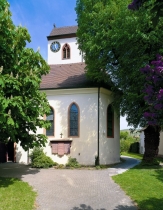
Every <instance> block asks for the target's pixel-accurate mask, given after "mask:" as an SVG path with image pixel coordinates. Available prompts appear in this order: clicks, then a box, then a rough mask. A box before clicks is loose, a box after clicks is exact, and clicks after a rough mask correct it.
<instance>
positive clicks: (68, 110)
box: [68, 102, 80, 138]
mask: <svg viewBox="0 0 163 210" xmlns="http://www.w3.org/2000/svg"><path fill="white" fill-rule="evenodd" d="M73 104H75V105H76V107H77V109H78V135H77V136H71V135H70V109H71V106H72V105H73ZM79 122H80V109H79V106H78V104H77V103H76V102H72V103H71V104H70V105H69V108H68V137H71V138H79V137H80V123H79Z"/></svg>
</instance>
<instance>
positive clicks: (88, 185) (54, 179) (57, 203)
mask: <svg viewBox="0 0 163 210" xmlns="http://www.w3.org/2000/svg"><path fill="white" fill-rule="evenodd" d="M124 158H125V159H126V162H125V163H122V164H118V165H117V166H115V167H114V168H109V169H104V170H76V169H74V170H68V169H41V170H38V169H31V168H29V166H26V165H21V164H17V163H4V164H0V176H5V177H17V178H20V179H21V180H23V181H25V182H28V183H29V184H30V185H31V186H33V188H34V190H36V191H37V193H38V196H37V200H36V205H37V210H137V208H136V206H135V205H134V203H133V202H132V201H131V199H130V198H129V197H128V196H126V195H125V193H124V192H123V190H121V188H120V187H119V186H118V185H117V184H115V183H114V181H113V180H112V179H111V176H112V175H115V174H119V173H123V172H124V171H126V170H127V169H128V168H130V167H133V166H134V165H136V164H137V163H138V161H137V160H135V159H132V158H127V157H124Z"/></svg>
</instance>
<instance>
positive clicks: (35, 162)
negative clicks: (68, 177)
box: [30, 147, 56, 168]
mask: <svg viewBox="0 0 163 210" xmlns="http://www.w3.org/2000/svg"><path fill="white" fill-rule="evenodd" d="M30 158H31V166H32V167H33V168H49V167H52V166H54V165H56V163H54V161H53V160H52V159H51V158H50V157H48V156H46V155H45V153H44V152H43V148H37V147H36V148H34V149H33V151H32V152H31V154H30Z"/></svg>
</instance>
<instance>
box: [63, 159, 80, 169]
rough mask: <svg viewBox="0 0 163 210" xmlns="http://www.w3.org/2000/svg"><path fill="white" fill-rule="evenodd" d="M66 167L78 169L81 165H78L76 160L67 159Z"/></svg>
mask: <svg viewBox="0 0 163 210" xmlns="http://www.w3.org/2000/svg"><path fill="white" fill-rule="evenodd" d="M66 167H73V168H79V167H81V165H80V164H79V163H78V161H77V160H76V158H72V157H69V158H68V162H67V164H66Z"/></svg>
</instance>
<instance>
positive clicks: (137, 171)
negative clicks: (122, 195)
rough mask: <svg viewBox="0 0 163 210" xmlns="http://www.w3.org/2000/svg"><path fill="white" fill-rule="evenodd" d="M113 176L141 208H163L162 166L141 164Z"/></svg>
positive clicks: (158, 209) (140, 209)
mask: <svg viewBox="0 0 163 210" xmlns="http://www.w3.org/2000/svg"><path fill="white" fill-rule="evenodd" d="M123 155H126V154H123ZM136 155H137V154H136ZM128 156H132V154H128ZM134 157H135V155H134ZM135 158H136V157H135ZM112 178H113V180H114V181H115V182H116V183H117V184H119V185H120V186H121V188H122V189H123V190H124V191H125V192H126V194H127V195H129V196H130V197H131V199H132V200H133V201H135V202H136V203H137V205H138V209H139V210H163V167H162V166H143V165H141V164H140V165H138V166H135V167H134V168H132V169H130V170H128V171H126V172H125V173H123V174H120V175H116V176H114V177H112Z"/></svg>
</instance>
